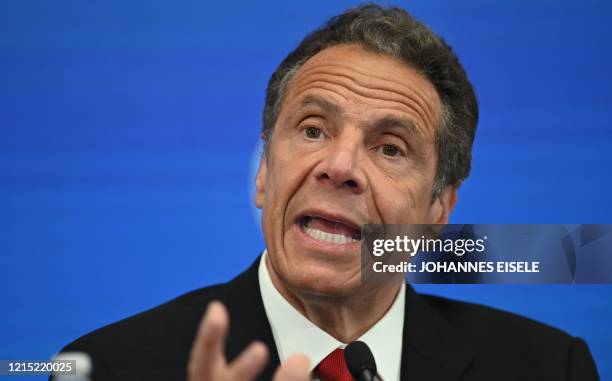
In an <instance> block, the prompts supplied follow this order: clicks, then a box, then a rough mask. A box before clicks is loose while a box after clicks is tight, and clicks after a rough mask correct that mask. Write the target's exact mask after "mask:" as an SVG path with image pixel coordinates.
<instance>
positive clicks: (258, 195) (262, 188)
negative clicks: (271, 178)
mask: <svg viewBox="0 0 612 381" xmlns="http://www.w3.org/2000/svg"><path fill="white" fill-rule="evenodd" d="M267 162H268V160H267V158H266V154H263V155H261V158H260V159H259V169H257V176H255V206H256V207H257V208H259V209H261V208H262V207H263V204H264V199H265V195H266V178H267V176H268V164H267Z"/></svg>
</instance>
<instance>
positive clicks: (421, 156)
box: [64, 5, 597, 381]
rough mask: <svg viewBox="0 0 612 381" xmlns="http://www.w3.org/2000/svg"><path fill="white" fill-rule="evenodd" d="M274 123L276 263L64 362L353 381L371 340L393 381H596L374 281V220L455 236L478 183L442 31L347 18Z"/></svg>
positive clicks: (278, 96)
mask: <svg viewBox="0 0 612 381" xmlns="http://www.w3.org/2000/svg"><path fill="white" fill-rule="evenodd" d="M263 119H264V122H263V132H262V137H263V140H264V146H265V150H264V154H263V157H262V159H261V164H260V168H259V171H258V174H257V178H256V195H255V203H256V205H257V206H258V207H259V208H261V209H262V225H263V231H264V237H265V242H266V247H267V249H266V251H265V252H264V254H263V255H262V256H260V258H258V259H257V260H256V261H255V263H254V264H253V265H252V266H251V268H250V269H248V270H247V271H246V272H245V273H243V274H241V275H239V276H238V277H237V278H235V279H234V280H232V281H230V282H229V283H227V284H222V285H216V286H212V287H208V288H204V289H201V290H197V291H194V292H192V293H190V294H187V295H184V296H182V297H180V298H178V299H175V300H174V301H171V302H169V303H167V304H164V305H162V306H159V307H157V308H155V309H153V310H150V311H147V312H145V313H142V314H140V315H137V316H134V317H132V318H129V319H127V320H124V321H122V322H119V323H115V324H113V325H110V326H108V327H105V328H102V329H100V330H98V331H95V332H93V333H91V334H89V335H86V336H84V337H82V338H80V339H78V340H77V341H75V342H74V343H72V344H70V345H68V346H67V347H66V348H64V351H81V352H86V353H88V354H89V355H90V356H91V358H92V360H93V378H94V379H100V380H115V379H126V380H127V379H146V380H156V379H160V380H161V379H164V380H165V379H174V380H177V379H185V378H188V379H190V380H210V381H212V380H252V379H261V380H270V379H274V380H279V381H280V380H309V379H311V377H316V378H319V379H323V380H350V379H352V378H351V376H350V375H349V374H348V372H347V369H346V365H345V364H344V357H343V354H342V351H343V348H344V345H345V344H347V343H349V342H352V341H354V340H358V339H359V340H361V341H364V342H365V343H367V344H368V345H369V347H370V348H371V349H372V352H373V355H374V358H375V360H376V363H377V365H378V372H379V373H380V375H381V376H382V378H383V379H384V380H387V381H389V380H400V379H401V380H491V379H513V380H514V379H522V380H532V379H533V380H536V379H537V380H546V379H550V380H594V379H597V372H596V369H595V365H594V363H593V360H592V358H591V356H590V353H589V351H588V349H587V347H586V344H585V343H584V342H583V341H582V340H580V339H577V338H572V337H570V336H568V335H567V334H565V333H563V332H560V331H558V330H556V329H553V328H550V327H547V326H544V325H542V324H539V323H536V322H533V321H530V320H528V319H524V318H520V317H517V316H514V315H511V314H507V313H503V312H500V311H495V310H493V309H489V308H486V307H481V306H476V305H470V304H466V303H458V302H453V301H449V300H445V299H442V298H436V297H429V296H420V295H417V294H416V293H415V292H414V291H413V290H412V289H411V288H410V287H409V286H408V285H406V284H404V281H403V280H401V281H397V282H389V283H384V284H374V283H371V284H368V283H362V282H361V281H360V279H361V278H360V271H361V261H360V247H361V239H362V237H361V227H362V226H363V225H364V224H366V223H375V224H384V223H393V224H410V223H427V224H445V223H447V221H448V218H449V215H450V213H451V211H452V209H453V207H454V205H455V203H456V201H457V189H458V187H459V185H460V183H461V181H462V180H464V179H465V178H466V177H467V176H468V174H469V170H470V160H471V146H472V142H473V139H474V134H475V129H476V124H477V119H478V107H477V102H476V97H475V94H474V91H473V88H472V86H471V84H470V83H469V81H468V78H467V76H466V74H465V72H464V70H463V68H462V67H461V65H460V63H459V61H458V59H457V57H456V56H455V55H454V53H453V52H452V50H451V48H450V47H449V46H448V45H446V44H445V43H444V41H443V40H442V39H440V38H439V37H437V36H436V35H435V34H434V33H433V32H432V31H431V30H429V29H428V28H427V27H425V26H424V25H423V24H421V23H419V22H418V21H416V20H414V19H413V18H412V17H411V16H410V15H409V14H408V13H406V12H405V11H404V10H401V9H398V8H382V7H379V6H377V5H364V6H361V7H358V8H355V9H351V10H349V11H347V12H345V13H343V14H341V15H339V16H337V17H334V18H332V19H331V20H330V21H329V22H328V24H326V25H325V26H323V27H322V28H321V29H319V30H316V31H315V32H313V33H312V34H310V35H309V36H307V37H306V38H305V39H304V40H303V41H302V43H301V44H300V45H299V46H298V47H297V49H296V50H294V51H293V52H292V53H291V54H289V56H288V57H287V58H286V59H285V60H284V61H283V62H282V63H281V65H280V66H279V67H278V69H277V70H276V71H275V72H274V74H273V75H272V78H271V80H270V83H269V86H268V90H267V96H266V105H265V109H264V118H263ZM202 316H203V317H202Z"/></svg>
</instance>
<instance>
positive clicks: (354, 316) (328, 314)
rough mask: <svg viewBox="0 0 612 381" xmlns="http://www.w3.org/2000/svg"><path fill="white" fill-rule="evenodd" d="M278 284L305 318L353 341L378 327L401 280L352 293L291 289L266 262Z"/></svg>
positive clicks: (346, 340) (287, 298)
mask: <svg viewBox="0 0 612 381" xmlns="http://www.w3.org/2000/svg"><path fill="white" fill-rule="evenodd" d="M265 265H266V267H267V269H268V273H269V274H270V278H271V280H272V283H273V284H274V287H275V288H276V289H277V290H278V292H279V293H280V294H281V295H282V296H283V297H284V298H285V300H287V301H288V302H289V304H291V305H292V306H293V307H294V308H295V309H296V310H298V311H299V312H300V313H301V314H302V315H303V316H304V317H306V318H307V319H308V320H310V321H311V322H312V323H313V324H315V325H316V326H317V327H319V328H321V329H322V330H324V331H325V332H327V333H328V334H330V335H331V336H333V337H334V338H336V339H337V340H339V341H341V342H343V343H350V342H351V341H354V340H356V339H358V338H359V337H360V336H361V335H363V334H364V333H365V332H367V331H368V330H369V329H370V328H372V326H374V325H375V324H376V323H377V322H378V321H379V320H380V319H381V318H382V317H383V316H384V315H385V314H386V313H387V311H388V310H389V309H390V308H391V305H393V302H394V300H395V297H396V296H397V294H398V292H399V290H400V287H401V283H400V282H396V283H383V284H379V285H376V287H369V288H363V289H359V290H355V292H351V293H350V295H341V296H335V295H321V294H316V295H314V294H308V293H300V292H295V291H292V290H290V289H289V288H288V287H286V286H285V285H284V283H283V282H282V281H281V280H280V279H279V278H278V276H277V275H276V273H275V272H274V271H273V270H272V268H271V266H270V264H269V263H268V261H266V263H265Z"/></svg>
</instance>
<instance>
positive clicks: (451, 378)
mask: <svg viewBox="0 0 612 381" xmlns="http://www.w3.org/2000/svg"><path fill="white" fill-rule="evenodd" d="M405 308H406V311H405V315H404V316H405V317H404V333H403V346H402V348H403V350H402V364H401V372H400V374H401V376H400V378H401V379H402V380H410V381H418V380H432V381H434V380H435V381H456V380H459V379H460V377H461V375H462V374H463V373H464V372H465V370H466V368H467V366H468V365H469V364H470V362H471V360H472V357H473V350H472V348H471V347H470V345H469V343H468V342H467V341H466V339H465V338H464V337H462V335H461V333H460V332H457V331H456V330H454V329H453V328H452V327H451V326H450V325H449V324H448V323H447V322H446V321H445V320H444V319H443V318H442V317H441V316H440V315H439V314H438V313H437V312H436V311H434V310H433V309H432V308H431V307H430V306H429V305H427V303H426V302H425V301H424V300H423V298H422V297H421V296H419V295H418V294H417V293H416V292H415V291H414V290H413V289H412V287H410V286H407V288H406V307H405Z"/></svg>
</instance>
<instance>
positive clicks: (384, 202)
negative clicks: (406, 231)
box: [372, 182, 430, 224]
mask: <svg viewBox="0 0 612 381" xmlns="http://www.w3.org/2000/svg"><path fill="white" fill-rule="evenodd" d="M372 190H373V198H374V204H375V205H376V207H377V208H378V213H380V217H381V218H382V221H383V223H385V224H414V223H426V220H427V210H428V207H429V195H430V190H429V189H428V188H427V187H426V186H423V185H422V184H420V183H418V182H402V183H401V184H397V183H389V182H387V183H386V184H384V183H379V184H376V185H374V186H373V187H372Z"/></svg>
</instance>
